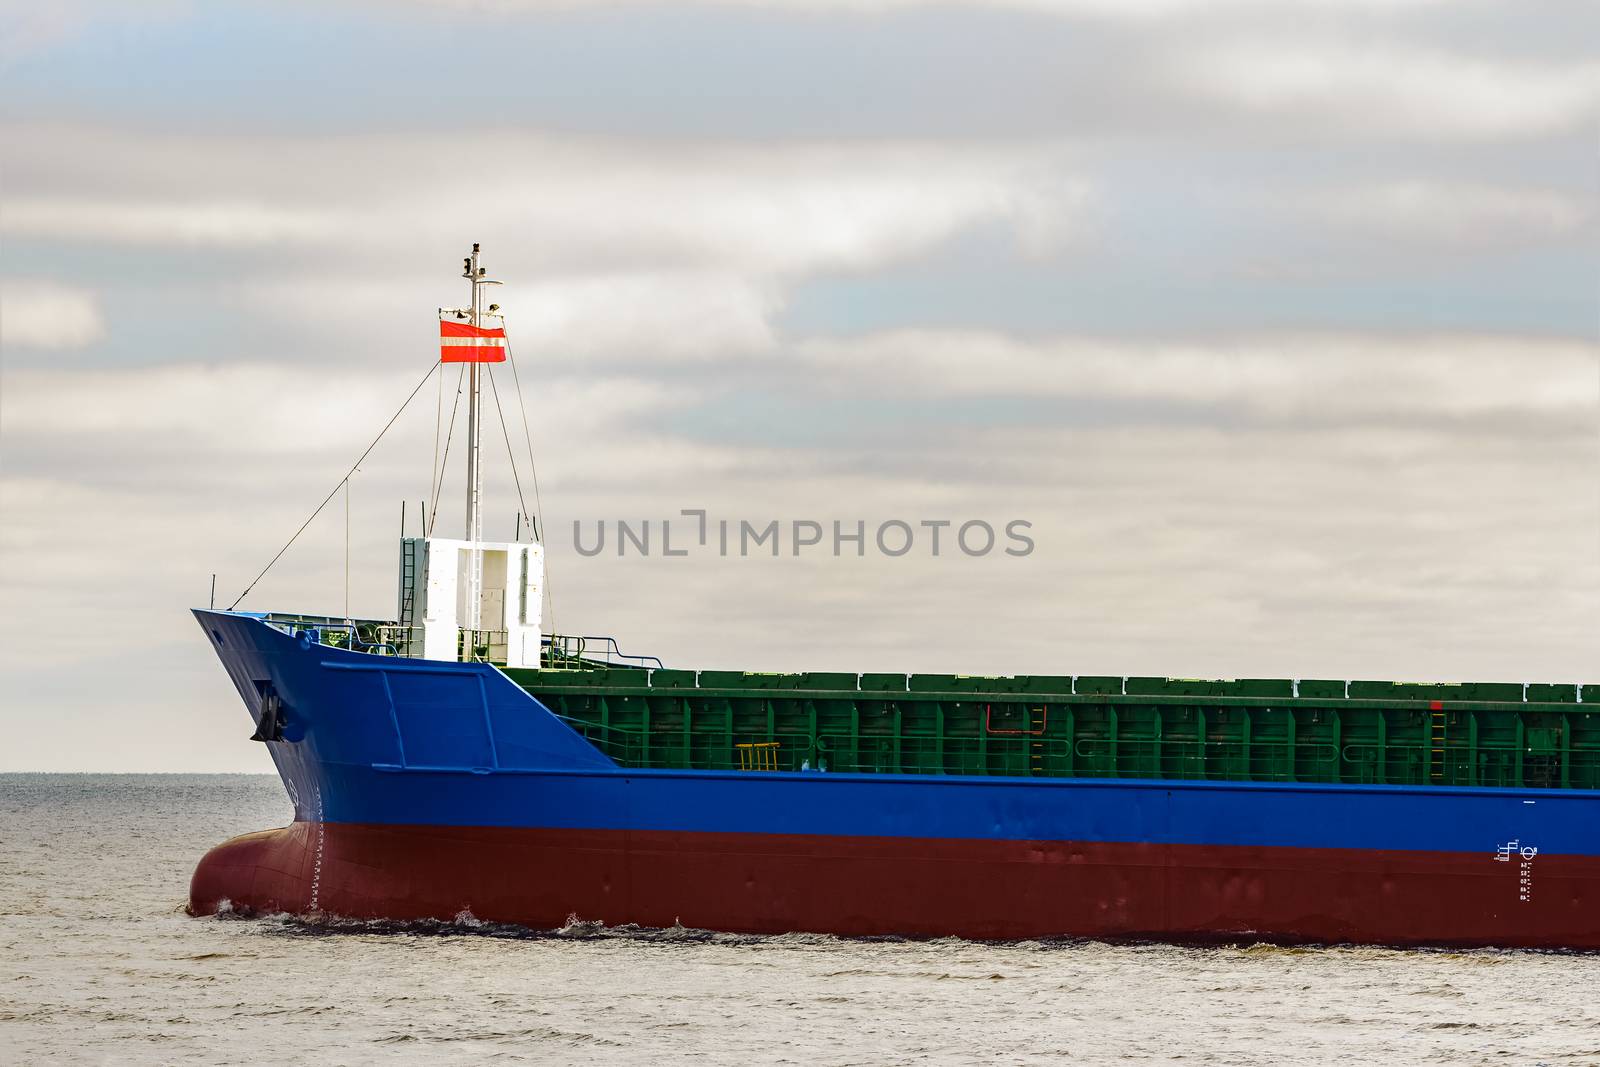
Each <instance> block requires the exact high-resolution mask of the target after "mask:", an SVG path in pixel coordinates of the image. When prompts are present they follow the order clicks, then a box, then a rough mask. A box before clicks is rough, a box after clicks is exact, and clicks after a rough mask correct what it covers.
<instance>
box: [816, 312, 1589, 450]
mask: <svg viewBox="0 0 1600 1067" xmlns="http://www.w3.org/2000/svg"><path fill="white" fill-rule="evenodd" d="M800 352H801V353H802V355H803V356H804V358H806V359H808V360H809V361H810V362H811V364H812V366H813V367H814V368H815V370H816V373H817V375H818V377H819V378H822V379H823V380H826V381H828V382H829V383H830V384H831V385H833V386H834V387H836V388H838V389H841V390H846V391H850V392H856V391H859V390H860V389H862V388H864V387H865V388H872V389H877V390H881V391H884V392H891V391H892V392H896V393H910V394H912V395H921V396H943V397H967V398H982V397H990V398H994V397H1011V398H1023V399H1038V398H1046V397H1054V398H1061V399H1073V400H1077V401H1081V402H1083V403H1084V404H1090V405H1092V404H1095V403H1116V404H1123V405H1128V404H1144V405H1154V407H1150V408H1149V409H1148V410H1147V411H1146V412H1145V413H1144V414H1143V415H1138V414H1135V415H1133V416H1132V417H1133V418H1136V419H1143V420H1155V421H1159V420H1160V419H1162V418H1171V417H1173V409H1188V410H1192V411H1204V412H1211V413H1213V414H1218V415H1222V416H1227V417H1234V418H1239V417H1246V418H1250V419H1254V420H1264V421H1268V422H1273V423H1278V424H1284V423H1304V422H1311V423H1314V424H1317V425H1330V424H1344V425H1348V424H1352V423H1355V424H1363V423H1370V422H1373V421H1387V422H1390V423H1394V424H1397V425H1399V426H1402V427H1403V426H1405V425H1406V424H1407V422H1408V421H1410V420H1416V419H1423V418H1427V419H1436V420H1448V421H1464V422H1468V423H1472V422H1473V420H1490V419H1497V418H1513V419H1520V420H1522V422H1521V423H1520V426H1521V428H1522V429H1523V430H1524V431H1527V430H1532V429H1536V428H1537V426H1538V424H1539V423H1545V424H1546V425H1548V426H1555V427H1559V428H1561V429H1563V430H1566V431H1572V430H1574V429H1579V430H1582V431H1583V432H1588V431H1589V429H1590V428H1591V426H1592V420H1593V418H1594V416H1595V414H1596V410H1597V400H1600V377H1597V375H1600V353H1597V352H1596V350H1595V349H1594V347H1593V346H1592V345H1589V344H1586V343H1584V342H1581V341H1575V340H1562V339H1549V338H1539V337H1493V336H1476V335H1465V336H1452V335H1419V336H1397V335H1382V334H1379V335H1362V334H1304V335H1280V336H1253V337H1242V338H1238V339H1234V340H1213V341H1205V340H1188V341H1141V340H1117V339H1088V338H1078V337H1066V338H1045V339H1023V338H1017V337H1012V336H1008V335H1005V334H1000V333H992V332H980V331H944V330H901V331H888V332H884V333H878V334H871V335H866V336H860V337H847V338H836V339H817V340H811V341H807V342H805V343H803V344H802V345H801V346H800Z"/></svg>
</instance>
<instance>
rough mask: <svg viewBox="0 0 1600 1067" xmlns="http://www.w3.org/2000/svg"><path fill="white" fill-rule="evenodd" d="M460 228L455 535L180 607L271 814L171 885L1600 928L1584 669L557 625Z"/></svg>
mask: <svg viewBox="0 0 1600 1067" xmlns="http://www.w3.org/2000/svg"><path fill="white" fill-rule="evenodd" d="M478 259H479V254H478V248H477V246H474V247H473V255H472V256H471V257H470V258H468V259H467V260H466V262H465V264H464V268H465V269H464V271H463V273H464V276H466V277H467V278H468V279H469V280H470V283H471V291H472V302H471V304H470V306H469V307H466V308H461V309H441V355H440V359H441V361H442V362H445V363H452V362H462V363H464V366H463V368H462V369H461V373H462V374H464V375H468V376H469V380H470V385H469V388H468V395H469V411H468V427H467V435H466V436H467V447H468V454H467V468H468V483H469V484H468V489H467V515H466V524H465V531H464V532H465V535H466V536H465V537H463V538H460V539H453V538H444V537H434V536H433V535H432V527H431V526H430V525H429V524H426V523H425V524H424V529H423V531H422V533H421V536H414V537H407V536H404V531H402V537H401V542H400V554H399V555H400V565H399V582H398V597H397V610H396V615H395V617H394V618H392V619H354V618H336V617H325V616H311V615H298V614H284V613H274V612H252V611H246V610H239V609H238V602H235V605H234V606H233V607H232V608H230V609H229V610H217V609H214V608H212V609H202V610H196V611H195V612H194V615H195V618H196V619H197V620H198V621H199V623H200V627H201V629H202V631H203V632H204V634H205V637H206V640H207V641H208V642H210V643H211V645H212V647H213V649H214V651H215V652H216V654H217V656H218V658H219V659H220V660H221V662H222V664H223V666H224V668H225V669H226V671H227V673H228V675H229V677H230V678H231V679H232V681H233V683H234V685H235V687H236V688H237V689H238V692H239V695H240V697H241V698H242V699H243V701H244V703H245V706H246V708H247V709H248V711H249V713H250V717H251V719H252V722H253V724H254V727H255V732H254V734H253V737H252V740H254V741H257V742H260V743H263V744H264V745H265V746H266V747H267V749H268V751H269V752H270V753H271V757H272V760H273V762H274V764H275V765H276V767H277V770H278V772H279V774H280V775H281V777H282V779H283V783H284V786H285V787H286V790H287V792H288V795H289V799H290V801H291V802H292V804H293V807H294V820H293V822H292V823H291V824H290V825H288V826H286V827H283V828H279V829H272V830H266V831H262V832H260V833H254V834H249V835H246V836H244V837H240V838H236V839H234V840H232V841H228V842H225V843H223V844H221V845H219V846H217V847H216V848H214V849H213V850H212V851H211V852H210V853H208V854H207V855H206V856H205V857H204V858H203V859H202V860H201V862H200V864H199V866H198V868H197V869H196V871H195V873H194V876H193V879H192V882H191V887H190V903H189V910H190V912H191V914H195V915H205V914H212V913H215V912H217V911H219V910H233V911H236V912H245V913H267V912H290V913H310V914H322V915H338V916H346V917H352V918H382V919H397V920H412V919H438V920H446V921H448V920H452V919H456V918H459V917H461V916H463V915H471V916H473V917H475V918H476V919H479V920H484V921H492V922H499V923H509V924H520V925H523V926H527V927H533V928H554V927H560V926H563V925H565V924H567V923H569V922H571V921H573V920H582V921H589V922H600V923H605V924H610V925H622V924H637V925H638V926H641V927H670V926H674V925H682V926H685V927H694V928H703V929H708V930H719V931H733V932H744V933H753V934H771V933H785V932H798V931H808V932H816V933H825V934H836V935H843V936H882V935H900V936H906V937H940V936H957V937H964V938H974V939H990V940H993V939H1039V938H1067V939H1070V938H1097V939H1111V940H1160V941H1179V942H1257V941H1260V942H1271V943H1285V944H1292V943H1359V944H1386V945H1430V946H1461V947H1467V946H1506V947H1537V948H1560V949H1600V715H1597V712H1600V685H1590V684H1578V683H1573V684H1567V683H1561V684H1556V683H1521V682H1517V683H1460V684H1435V683H1405V682H1388V681H1365V680H1332V679H1235V680H1195V679H1180V678H1164V677H1114V676H1104V675H1080V674H1071V673H1059V674H1053V675H1024V676H1015V677H980V676H971V675H962V674H912V675H909V676H908V675H904V674H890V673H834V672H822V673H759V672H748V673H747V672H739V671H721V670H694V669H684V668H679V667H668V666H666V665H664V664H662V663H661V662H660V661H659V660H656V659H654V658H652V657H648V656H634V655H628V654H625V653H624V652H623V650H622V649H621V648H620V647H619V645H618V643H617V642H616V641H615V640H613V639H611V638H591V637H570V636H564V635H559V634H549V633H545V632H544V631H543V620H542V611H541V603H542V600H543V597H542V587H543V571H544V550H543V546H542V545H541V544H540V543H539V541H538V539H537V537H536V536H529V537H523V536H522V529H521V527H520V525H519V530H518V537H517V539H515V540H512V541H509V542H487V541H484V540H483V539H482V529H481V517H482V508H481V506H480V505H481V500H480V498H481V495H482V484H481V466H480V462H479V455H478V436H479V431H480V422H481V420H480V418H479V406H478V401H479V395H480V394H479V388H480V385H481V380H480V374H481V373H484V372H485V367H486V365H488V364H491V363H495V362H500V361H503V359H504V357H505V346H506V341H505V339H504V338H505V335H504V329H503V325H502V326H500V327H496V326H494V325H486V323H492V322H493V321H494V320H493V319H492V318H491V317H490V315H489V313H488V312H489V310H490V309H485V307H484V301H483V293H484V287H485V286H487V285H490V284H496V283H494V282H491V281H490V280H489V279H487V278H486V277H485V272H484V269H483V268H482V267H480V266H479V262H478ZM491 309H492V306H491ZM493 310H497V309H493ZM424 380H426V379H424ZM435 510H437V509H435Z"/></svg>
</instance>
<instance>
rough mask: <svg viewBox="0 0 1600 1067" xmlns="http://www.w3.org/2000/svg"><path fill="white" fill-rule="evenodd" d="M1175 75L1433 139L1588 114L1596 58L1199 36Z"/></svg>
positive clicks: (1555, 128) (1300, 115) (1243, 103)
mask: <svg viewBox="0 0 1600 1067" xmlns="http://www.w3.org/2000/svg"><path fill="white" fill-rule="evenodd" d="M1175 69H1176V78H1177V80H1178V82H1179V84H1181V85H1184V86H1186V87H1188V88H1190V89H1192V90H1193V91H1195V92H1198V93H1201V94H1203V95H1205V96H1206V97H1209V98H1211V99H1213V100H1217V101H1221V102H1225V103H1229V104H1233V105H1235V106H1238V107H1242V108H1244V109H1246V110H1247V111H1251V112H1255V113H1258V114H1262V115H1269V116H1278V117H1283V118H1286V119H1287V118H1294V119H1298V120H1299V121H1302V122H1309V121H1315V122H1322V123H1330V124H1333V125H1335V126H1336V127H1338V128H1339V129H1340V130H1341V131H1342V132H1344V133H1347V134H1349V133H1359V134H1364V135H1368V136H1370V135H1374V134H1378V135H1385V136H1419V137H1424V138H1430V139H1432V138H1439V139H1468V140H1471V139H1488V138H1503V137H1532V136H1537V135H1541V134H1551V133H1560V132H1563V131H1568V130H1573V129H1577V128H1579V127H1581V126H1583V125H1584V124H1586V123H1592V122H1593V121H1594V118H1595V116H1596V115H1597V114H1600V63H1596V62H1593V61H1589V62H1565V63H1561V62H1556V61H1546V62H1542V63H1530V62H1526V61H1516V60H1510V59H1505V58H1479V57H1476V56H1468V55H1462V54H1459V53H1454V52H1448V51H1443V50H1439V49H1437V48H1432V47H1427V46H1422V45H1413V44H1404V43H1399V42H1396V41H1392V40H1373V41H1368V42H1357V41H1354V40H1338V39H1326V40H1318V41H1315V42H1313V41H1308V40H1304V39H1271V38H1259V39H1255V40H1247V39H1224V40H1222V41H1221V42H1220V43H1218V42H1216V41H1213V42H1211V43H1210V44H1209V45H1208V43H1207V42H1206V41H1205V40H1203V39H1202V40H1201V41H1199V42H1196V43H1195V44H1194V45H1193V46H1192V47H1190V48H1188V49H1187V50H1186V52H1185V54H1184V58H1183V59H1182V60H1180V61H1179V63H1178V64H1177V65H1176V68H1175Z"/></svg>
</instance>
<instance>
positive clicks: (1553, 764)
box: [562, 715, 1600, 788]
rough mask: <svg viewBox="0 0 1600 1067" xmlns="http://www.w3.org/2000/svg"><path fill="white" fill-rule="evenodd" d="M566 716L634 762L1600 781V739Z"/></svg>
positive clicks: (1248, 777)
mask: <svg viewBox="0 0 1600 1067" xmlns="http://www.w3.org/2000/svg"><path fill="white" fill-rule="evenodd" d="M562 719H563V721H565V722H566V723H568V724H569V725H570V726H571V727H572V728H573V729H574V730H576V731H577V732H578V733H580V734H582V735H583V736H584V737H585V738H587V739H588V740H589V741H590V742H591V743H592V744H594V745H595V747H596V748H598V749H599V750H600V751H602V752H604V753H605V754H606V755H607V756H609V757H611V758H612V759H613V760H615V761H616V762H617V763H618V764H620V765H622V766H624V767H641V768H663V769H697V770H718V771H730V770H740V769H741V768H742V767H744V768H748V766H749V763H748V760H744V761H741V759H740V756H739V748H740V746H745V745H751V744H770V743H774V742H775V743H776V744H777V748H776V750H775V751H774V753H773V760H772V764H771V766H772V767H773V769H776V770H780V771H799V770H817V771H824V770H825V771H832V772H845V773H865V774H931V775H980V776H999V777H1020V778H1028V777H1035V778H1054V777H1075V778H1156V779H1180V780H1208V781H1255V782H1329V783H1334V782H1339V783H1352V784H1409V785H1473V786H1518V787H1568V788H1573V787H1576V788H1596V787H1597V783H1600V744H1594V743H1578V744H1571V743H1569V744H1568V745H1567V747H1566V748H1565V749H1564V751H1563V752H1561V753H1544V754H1538V753H1533V752H1530V751H1527V749H1526V746H1523V747H1522V748H1520V749H1519V747H1518V746H1517V745H1516V744H1514V743H1510V742H1497V741H1480V742H1478V743H1476V744H1475V745H1472V746H1470V747H1469V746H1468V745H1467V744H1465V743H1464V742H1463V743H1455V744H1451V743H1447V744H1446V745H1445V747H1443V748H1442V749H1441V748H1439V747H1438V746H1437V745H1436V744H1435V742H1434V741H1433V740H1432V739H1424V740H1421V741H1417V742H1405V741H1393V742H1389V743H1386V744H1384V745H1383V746H1381V747H1380V746H1378V745H1376V744H1366V743H1361V742H1353V743H1349V744H1346V745H1343V746H1340V745H1337V744H1335V743H1332V742H1329V741H1326V740H1321V739H1301V740H1294V741H1288V740H1280V739H1259V740H1251V741H1238V740H1214V739H1203V740H1202V739H1197V738H1183V737H1176V738H1174V737H1164V738H1162V737H1127V736H1123V737H1116V738H1112V737H1104V736H1099V737H1096V736H1084V737H1076V738H1071V739H1067V738H1060V737H1047V736H1034V735H1023V736H995V735H993V734H979V735H976V736H971V735H968V736H950V735H937V734H931V733H926V732H921V733H918V732H901V733H898V734H890V733H860V732H857V733H851V732H848V731H837V730H819V731H818V732H816V733H811V732H809V731H791V730H778V729H773V730H760V729H753V730H752V729H745V730H732V729H727V728H722V729H714V730H713V729H704V728H700V729H696V728H693V727H692V726H691V728H689V729H687V730H686V729H685V728H684V726H683V725H682V724H681V723H670V724H667V725H664V726H658V727H653V728H651V729H648V730H646V729H643V728H640V727H638V726H622V725H616V724H609V723H605V722H601V721H597V720H596V719H593V718H586V717H581V716H572V715H563V716H562Z"/></svg>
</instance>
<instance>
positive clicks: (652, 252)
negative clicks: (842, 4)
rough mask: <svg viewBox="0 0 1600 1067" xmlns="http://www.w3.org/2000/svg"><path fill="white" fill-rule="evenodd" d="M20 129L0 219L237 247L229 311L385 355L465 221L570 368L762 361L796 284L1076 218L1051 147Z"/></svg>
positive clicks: (1075, 184) (1074, 184)
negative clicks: (14, 175) (447, 147)
mask: <svg viewBox="0 0 1600 1067" xmlns="http://www.w3.org/2000/svg"><path fill="white" fill-rule="evenodd" d="M11 135H12V136H13V137H22V136H24V135H23V134H22V133H21V132H19V131H17V130H13V131H12V134H11ZM26 136H27V139H28V140H29V142H30V143H31V144H35V145H36V146H37V147H38V150H39V152H40V153H41V156H40V157H39V158H43V159H48V160H51V161H52V167H51V168H46V169H42V170H37V171H33V172H28V173H25V174H24V175H22V176H20V177H19V178H18V179H17V180H16V181H14V182H13V188H12V189H11V190H10V192H9V193H8V197H7V203H6V210H5V212H4V213H3V214H0V232H3V233H4V234H5V235H7V236H9V237H12V238H21V239H32V240H47V241H56V242H74V243H81V244H83V245H85V246H88V247H105V246H117V245H133V246H138V247H141V248H152V249H171V250H176V249H185V248H189V247H193V246H196V245H201V246H208V247H209V248H211V249H212V250H214V252H213V254H215V253H217V252H233V253H238V254H239V255H240V256H241V257H243V258H242V260H240V261H235V262H236V263H237V262H244V263H245V264H247V265H246V266H245V267H244V268H243V269H240V268H239V267H237V266H235V268H234V269H232V270H230V271H229V272H228V273H227V274H226V275H223V276H219V277H218V278H216V279H215V280H208V281H207V282H205V283H204V284H205V285H207V286H208V287H210V288H212V289H213V290H214V291H220V295H221V297H222V299H223V301H224V302H231V304H232V306H233V307H234V308H244V309H247V310H249V311H250V312H253V313H257V314H268V315H270V316H272V317H273V318H274V319H277V320H279V321H285V320H288V319H292V318H295V317H300V318H303V319H304V320H305V321H307V322H315V323H317V329H316V331H315V332H314V333H312V334H308V335H306V336H305V338H304V340H303V342H302V343H303V344H304V345H305V346H307V347H315V345H317V344H327V343H330V339H331V338H334V337H340V338H345V339H353V338H357V337H359V338H360V339H361V343H362V344H363V345H364V346H365V347H366V349H367V350H371V351H381V350H387V351H391V352H393V351H403V350H404V349H402V348H399V347H397V346H400V345H404V344H406V343H407V339H408V338H409V339H411V340H412V341H414V340H415V336H416V330H417V326H418V324H417V323H415V322H414V321H413V320H411V319H406V320H405V321H404V322H403V323H402V322H401V321H400V320H398V319H397V318H396V315H395V309H396V308H416V309H418V310H419V311H420V310H422V309H427V308H430V307H435V306H438V305H439V304H441V303H449V302H450V298H451V296H452V294H454V293H456V292H458V291H457V290H455V289H453V288H450V287H448V286H449V282H448V278H449V275H448V274H447V273H445V271H449V270H452V268H453V267H454V264H455V263H456V262H458V261H457V260H456V258H455V257H457V256H459V255H460V254H461V253H462V252H463V251H464V245H465V243H466V241H467V239H469V238H471V237H479V236H482V237H487V238H489V239H490V243H488V244H487V245H486V248H485V254H486V260H485V261H486V262H487V263H488V264H489V269H490V270H491V271H492V272H493V273H494V274H495V275H497V276H499V277H503V278H506V279H508V280H510V281H512V282H514V283H515V284H514V285H508V287H507V289H506V290H505V291H504V292H503V293H499V294H496V298H497V300H498V301H499V302H501V303H502V304H504V305H505V308H506V310H507V313H508V315H509V316H510V322H511V324H512V328H513V331H514V334H515V336H516V337H517V338H518V340H519V342H521V343H522V344H525V345H528V346H530V347H531V346H538V347H539V348H541V349H542V350H545V351H549V352H552V353H554V354H555V355H556V356H558V357H559V358H562V359H568V358H571V359H578V360H584V359H590V358H593V357H596V356H599V355H602V354H605V355H611V356H616V357H619V358H622V359H636V358H643V357H648V358H650V359H656V360H668V361H670V360H679V359H704V358H715V357H722V356H728V355H733V354H739V353H755V352H762V351H767V350H770V349H771V348H772V346H773V344H774V334H773V328H772V325H771V318H772V315H773V314H774V312H776V311H777V310H778V309H780V308H781V307H782V306H783V304H784V301H785V298H786V296H787V294H788V292H789V290H790V288H791V287H792V286H793V285H794V284H795V283H796V282H798V281H801V280H804V279H807V278H812V277H817V276H820V275H827V274H839V273H850V272H863V271H871V270H879V269H883V268H884V267H886V266H890V265H893V264H897V263H904V262H908V261H913V260H915V259H917V258H918V257H921V256H926V255H928V254H930V253H931V252H933V251H934V250H935V249H938V248H939V247H941V246H943V245H945V244H947V243H948V242H950V241H952V240H953V239H954V238H956V237H958V236H959V235H962V234H965V233H970V232H973V231H977V230H989V231H998V232H1001V233H1006V234H1009V235H1010V237H1011V239H1012V240H1013V241H1014V242H1015V244H1016V246H1017V247H1018V248H1020V249H1022V250H1023V251H1024V252H1025V253H1026V254H1029V255H1045V254H1048V253H1049V252H1050V251H1051V250H1053V249H1056V248H1060V247H1062V246H1063V245H1065V244H1068V243H1070V242H1071V241H1072V239H1073V237H1074V236H1075V234H1076V231H1077V228H1078V226H1079V225H1080V223H1081V221H1082V220H1083V219H1084V218H1085V217H1087V216H1088V215H1090V214H1091V213H1092V212H1093V211H1094V196H1093V193H1092V189H1091V187H1090V184H1089V183H1088V182H1087V181H1086V180H1085V179H1084V178H1083V177H1081V176H1080V175H1078V174H1076V173H1075V172H1074V169H1073V168H1072V167H1071V166H1070V165H1069V163H1068V162H1067V161H1066V159H1065V158H1064V153H1063V150H1062V149H1061V147H1060V146H1058V145H1056V144H1054V143H1042V144H1041V143H1028V142H1023V143H1015V144H1009V143H1005V142H994V143H967V142H952V143H934V142H926V143H925V142H917V141H904V142H867V143H860V144H850V143H831V142H777V143H771V144H765V145H761V144H737V143H728V142H683V143H653V142H629V141H622V140H604V139H589V138H576V137H556V136H542V135H535V134H520V133H468V134H461V135H459V136H457V137H455V138H453V139H452V141H451V151H450V152H448V153H441V152H440V151H439V144H440V142H439V140H438V138H437V137H435V136H432V135H426V136H398V135H396V136H385V137H349V138H326V137H305V138H275V139H262V138H238V137H215V136H180V135H161V136H137V137H135V136H129V135H126V134H120V133H114V132H109V131H104V130H89V129H81V128H78V129H54V128H46V129H38V130H34V131H31V132H29V133H27V134H26ZM461 159H482V160H492V161H494V166H493V167H491V168H489V169H487V170H485V169H482V168H465V169H463V168H462V167H461V166H460V165H459V160H461ZM35 166H36V167H37V166H40V164H37V163H36V164H35ZM52 168H53V169H52ZM109 174H115V175H116V176H117V180H116V181H110V180H108V179H106V178H105V177H104V175H109ZM217 189H226V190H228V194H227V197H226V198H225V199H216V198H214V197H215V192H214V191H215V190H217ZM400 264H405V265H406V266H403V267H402V266H400ZM418 267H424V268H426V273H421V272H419V271H418ZM435 267H438V268H443V270H435V269H434V268H435ZM407 331H409V332H407ZM252 343H254V342H252ZM346 348H347V346H346ZM184 355H185V353H174V356H175V358H183V357H184Z"/></svg>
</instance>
